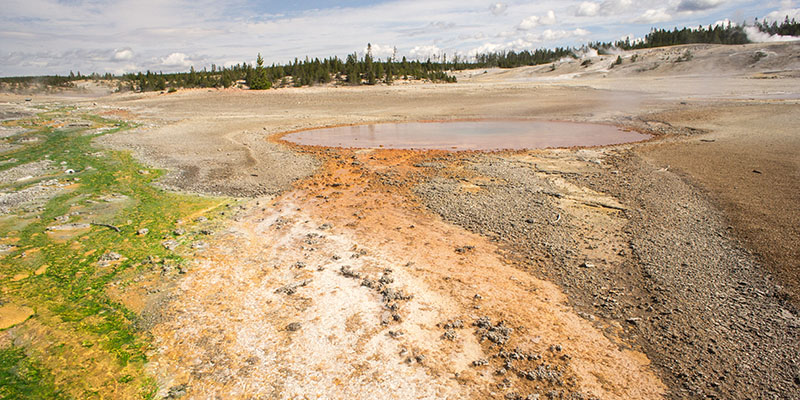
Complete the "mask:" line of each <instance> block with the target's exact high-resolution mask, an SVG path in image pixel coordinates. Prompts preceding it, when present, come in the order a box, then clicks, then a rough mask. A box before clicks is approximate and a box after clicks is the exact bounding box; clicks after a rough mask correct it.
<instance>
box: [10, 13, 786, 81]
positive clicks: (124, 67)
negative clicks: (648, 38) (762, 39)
mask: <svg viewBox="0 0 800 400" xmlns="http://www.w3.org/2000/svg"><path fill="white" fill-rule="evenodd" d="M3 3H4V5H3V11H2V12H0V75H2V76H13V75H38V74H67V73H69V71H71V70H72V71H81V72H82V73H84V74H86V73H89V72H100V73H105V72H112V73H124V72H135V71H140V70H148V69H149V70H152V71H164V72H171V71H184V70H188V68H189V67H190V66H195V68H203V67H204V66H207V67H210V66H211V64H212V63H213V64H217V65H232V64H235V63H240V62H253V60H254V59H255V56H256V54H257V53H258V52H261V53H262V54H263V56H264V58H265V59H266V60H267V62H268V63H271V62H287V61H289V60H291V59H293V58H294V57H299V58H304V57H305V56H310V57H320V58H321V57H327V56H331V55H338V56H340V57H343V56H345V55H346V54H348V53H352V52H354V51H357V52H359V53H363V51H364V49H365V47H366V44H367V43H372V45H373V53H374V55H375V56H377V57H380V58H386V57H389V56H390V55H391V54H392V52H393V50H394V49H395V48H396V49H397V55H398V57H400V56H407V57H410V58H421V59H424V58H427V57H429V56H432V55H433V56H435V55H441V54H445V53H446V54H447V55H448V57H452V56H453V55H454V54H460V55H462V56H469V55H474V54H475V53H476V52H485V51H496V50H523V49H533V48H537V47H555V46H572V45H579V44H583V43H586V42H587V41H590V40H601V41H613V40H617V39H621V38H623V37H628V36H630V37H642V36H643V35H645V34H646V33H647V32H648V31H649V30H650V28H651V27H659V28H660V27H666V28H671V27H675V26H678V27H683V26H696V25H698V24H703V25H708V24H712V23H715V22H717V21H721V20H725V19H730V20H733V21H734V22H741V21H744V20H752V18H754V17H758V18H764V17H770V18H773V19H774V18H778V19H781V20H782V19H783V16H784V15H787V14H788V15H790V16H797V17H798V19H800V9H798V8H796V7H798V6H797V5H796V4H795V2H794V1H790V0H774V1H773V0H763V1H746V0H578V1H565V0H541V1H515V0H506V1H485V0H461V1H451V0H403V1H368V0H349V1H337V2H334V1H321V0H301V1H295V2H287V1H255V0H231V1H226V0H172V1H161V0H118V1H112V0H4V1H3Z"/></svg>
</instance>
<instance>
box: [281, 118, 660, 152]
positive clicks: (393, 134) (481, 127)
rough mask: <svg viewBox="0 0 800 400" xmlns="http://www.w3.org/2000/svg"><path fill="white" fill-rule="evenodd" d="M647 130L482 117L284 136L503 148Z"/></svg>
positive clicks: (576, 142)
mask: <svg viewBox="0 0 800 400" xmlns="http://www.w3.org/2000/svg"><path fill="white" fill-rule="evenodd" d="M649 138H650V135H646V134H642V133H638V132H634V131H630V130H626V129H621V128H618V127H615V126H611V125H602V124H590V123H578V122H553V121H526V120H489V121H486V120H481V121H453V122H409V123H385V124H370V125H353V126H340V127H334V128H321V129H311V130H305V131H299V132H292V133H290V134H288V135H286V136H284V137H283V139H284V140H287V141H290V142H293V143H297V144H301V145H309V146H326V147H351V148H377V147H382V148H388V149H421V150H433V149H438V150H502V149H542V148H548V147H551V148H552V147H574V146H604V145H611V144H620V143H630V142H638V141H641V140H646V139H649Z"/></svg>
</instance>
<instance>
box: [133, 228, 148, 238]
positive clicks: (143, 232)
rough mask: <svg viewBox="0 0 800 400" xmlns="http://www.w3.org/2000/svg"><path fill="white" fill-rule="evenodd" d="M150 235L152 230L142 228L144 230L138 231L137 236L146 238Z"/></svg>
mask: <svg viewBox="0 0 800 400" xmlns="http://www.w3.org/2000/svg"><path fill="white" fill-rule="evenodd" d="M148 233H150V229H147V228H142V229H139V230H138V231H136V234H137V235H139V236H144V235H147V234H148Z"/></svg>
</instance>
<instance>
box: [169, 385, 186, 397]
mask: <svg viewBox="0 0 800 400" xmlns="http://www.w3.org/2000/svg"><path fill="white" fill-rule="evenodd" d="M187 389H188V386H186V385H185V384H182V385H175V386H173V387H171V388H169V390H168V391H167V395H166V396H164V399H178V398H181V397H183V396H186V391H187Z"/></svg>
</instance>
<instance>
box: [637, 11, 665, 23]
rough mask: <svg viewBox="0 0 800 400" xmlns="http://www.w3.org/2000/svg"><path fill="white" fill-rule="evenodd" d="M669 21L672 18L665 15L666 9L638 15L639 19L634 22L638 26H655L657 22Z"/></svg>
mask: <svg viewBox="0 0 800 400" xmlns="http://www.w3.org/2000/svg"><path fill="white" fill-rule="evenodd" d="M671 19H672V17H671V16H670V15H669V14H667V9H666V8H659V9H650V10H647V11H645V12H644V14H642V15H640V16H639V18H636V19H635V20H634V22H637V23H640V24H656V23H659V22H665V21H669V20H671Z"/></svg>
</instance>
